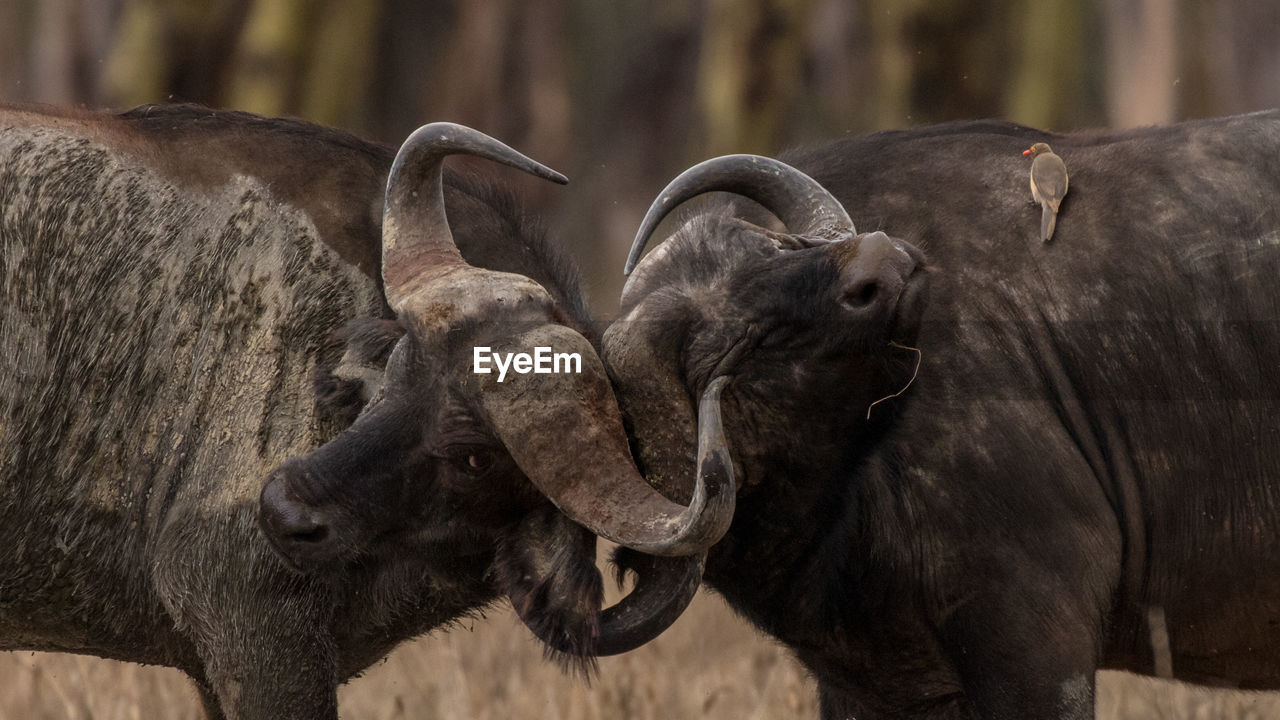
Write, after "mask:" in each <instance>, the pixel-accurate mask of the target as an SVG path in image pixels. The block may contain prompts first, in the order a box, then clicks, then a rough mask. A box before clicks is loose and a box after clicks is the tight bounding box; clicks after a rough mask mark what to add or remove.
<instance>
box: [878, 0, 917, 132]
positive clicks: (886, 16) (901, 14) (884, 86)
mask: <svg viewBox="0 0 1280 720" xmlns="http://www.w3.org/2000/svg"><path fill="white" fill-rule="evenodd" d="M917 2H918V0H869V1H868V2H867V10H868V12H869V17H868V18H867V19H868V25H869V26H870V28H871V46H872V48H873V50H872V52H873V53H874V55H873V56H872V57H871V58H870V60H871V62H872V63H873V66H874V67H875V90H874V95H875V108H876V112H875V114H874V116H873V117H872V123H873V124H874V127H876V128H892V127H902V126H903V125H905V124H907V123H908V121H909V119H910V118H911V80H912V69H913V68H912V58H911V52H910V50H909V49H908V45H907V37H906V36H907V23H908V20H909V19H910V16H911V13H912V11H913V10H914V8H915V6H916V4H917Z"/></svg>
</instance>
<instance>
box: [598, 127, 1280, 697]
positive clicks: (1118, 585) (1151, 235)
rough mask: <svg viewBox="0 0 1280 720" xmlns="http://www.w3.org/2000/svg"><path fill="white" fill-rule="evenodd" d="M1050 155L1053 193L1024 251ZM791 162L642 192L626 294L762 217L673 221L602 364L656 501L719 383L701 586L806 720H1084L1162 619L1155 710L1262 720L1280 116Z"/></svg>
mask: <svg viewBox="0 0 1280 720" xmlns="http://www.w3.org/2000/svg"><path fill="white" fill-rule="evenodd" d="M1041 141H1044V142H1049V143H1050V144H1051V145H1052V147H1053V148H1054V150H1055V151H1056V152H1057V153H1058V154H1059V155H1060V156H1061V157H1062V159H1063V160H1064V161H1065V163H1066V165H1067V167H1068V168H1070V172H1071V193H1070V195H1068V196H1067V198H1066V200H1065V201H1064V202H1063V204H1062V206H1061V213H1060V215H1059V217H1058V224H1057V231H1056V234H1055V235H1054V241H1053V243H1051V244H1047V245H1046V244H1043V243H1041V242H1040V239H1039V235H1038V227H1039V222H1040V218H1041V213H1040V208H1039V207H1038V206H1037V205H1035V204H1033V203H1032V202H1031V198H1030V195H1029V193H1028V192H1027V172H1028V169H1027V165H1026V163H1025V159H1024V158H1022V156H1021V153H1022V151H1023V150H1025V149H1026V148H1027V147H1029V146H1030V145H1031V144H1032V143H1033V142H1041ZM786 159H787V161H788V162H789V163H790V164H791V165H792V166H794V168H796V169H793V168H792V167H789V166H787V165H784V164H783V163H780V162H777V161H772V160H769V159H767V158H759V157H753V156H729V157H725V158H718V159H715V160H710V161H707V162H706V163H703V164H701V165H698V166H695V167H693V168H691V169H690V170H688V171H686V172H685V173H683V174H682V175H681V176H680V177H678V178H677V179H676V180H674V181H672V183H671V184H670V185H669V186H668V187H667V188H666V189H664V190H663V191H662V193H661V194H660V195H659V196H658V199H657V200H656V201H655V202H654V204H653V207H652V208H651V209H650V212H649V214H648V216H647V217H646V219H645V222H644V224H643V225H642V227H641V229H640V232H639V234H638V235H637V238H636V244H635V246H634V247H633V253H632V262H634V261H635V260H636V259H637V258H638V257H639V254H640V252H641V251H642V249H643V247H644V245H645V243H646V241H647V240H648V238H649V236H650V235H651V234H652V233H653V231H654V229H655V227H656V225H657V223H658V222H659V221H660V220H661V219H662V218H663V217H664V216H666V215H668V213H670V212H671V211H672V210H673V209H674V208H675V207H676V206H678V205H680V204H681V203H682V202H684V201H685V200H688V199H691V198H693V197H695V196H699V195H702V194H703V193H706V192H711V191H716V190H721V191H729V192H732V193H736V194H738V195H743V196H746V197H748V198H751V199H752V200H754V201H755V203H752V204H741V203H739V202H738V201H730V200H726V199H721V200H710V201H708V204H705V205H702V206H700V207H699V209H698V210H697V211H696V212H693V213H692V214H691V215H688V216H686V217H685V218H683V219H682V221H681V223H680V224H679V227H678V229H677V230H675V231H674V233H673V234H672V235H671V237H670V238H668V239H667V240H666V241H665V243H663V244H662V245H661V246H659V247H658V248H657V249H656V250H655V251H653V252H652V253H650V254H649V255H648V256H647V257H646V258H645V259H644V260H643V261H642V262H641V263H640V264H639V266H638V267H636V268H635V271H634V273H632V274H631V276H630V279H629V282H628V284H627V286H626V288H625V289H624V291H623V295H622V305H621V314H620V317H619V318H618V320H617V321H616V322H615V323H614V324H613V325H612V326H610V327H609V329H608V331H607V332H606V334H605V339H604V342H603V353H602V356H603V358H604V360H605V364H606V367H607V368H608V370H609V372H610V374H611V375H612V377H613V379H614V381H615V388H616V391H617V394H618V400H619V404H620V405H621V407H622V409H623V413H624V417H625V418H626V421H627V423H628V427H629V431H630V433H631V434H632V436H633V439H634V445H635V448H636V452H637V457H638V459H639V462H640V465H641V467H642V469H643V470H644V472H645V473H646V476H647V477H648V478H649V479H650V480H651V481H652V482H653V483H654V484H655V485H656V486H657V487H659V488H662V489H663V491H664V492H666V493H667V494H669V495H671V496H672V497H674V498H677V499H678V498H680V497H682V496H685V495H687V492H688V491H687V489H686V488H685V485H684V483H686V482H687V478H688V477H689V476H690V475H691V472H692V471H691V469H690V468H691V467H692V464H693V461H694V460H693V458H694V456H695V448H696V445H697V442H696V439H695V438H696V427H697V421H696V418H695V417H694V410H693V408H694V399H695V398H697V397H699V395H700V394H701V393H702V392H703V389H704V388H707V387H709V386H710V385H712V384H713V383H716V382H720V383H727V385H726V386H725V388H724V391H723V396H722V402H723V425H724V432H725V436H726V440H727V443H728V447H729V451H730V455H731V457H732V462H733V465H734V471H735V473H736V476H737V479H738V483H739V485H738V486H739V491H738V504H737V510H736V514H735V517H734V520H733V523H732V525H731V527H730V529H729V531H728V533H727V534H726V535H725V537H724V538H723V539H722V540H721V541H720V542H719V543H718V544H717V545H715V546H714V547H713V548H712V549H711V550H710V552H709V555H708V558H707V564H706V575H705V577H706V580H707V582H708V583H709V584H710V586H712V587H713V588H715V589H716V590H718V591H719V592H720V593H722V594H723V595H724V596H725V598H726V599H727V600H728V601H729V603H730V604H731V605H732V606H733V607H734V608H736V609H737V610H738V611H739V612H740V613H742V614H743V615H744V616H746V617H747V618H748V619H750V620H751V621H752V622H753V623H754V624H755V625H756V626H758V627H759V628H761V629H762V630H765V631H766V632H768V633H770V634H771V635H773V636H774V637H776V638H778V639H779V640H781V641H782V642H783V643H785V644H786V645H788V646H789V647H790V648H792V649H793V650H794V651H795V653H796V655H797V656H798V657H799V659H800V660H801V661H802V662H803V663H804V664H805V665H806V666H807V667H808V668H809V669H810V670H811V671H812V672H813V673H814V675H815V676H816V678H817V679H818V682H819V688H820V695H821V706H822V716H823V717H824V718H827V719H828V720H834V719H835V718H855V717H856V718H858V720H874V719H875V718H984V719H985V720H1015V719H1017V720H1025V719H1027V718H1058V719H1060V720H1068V719H1070V720H1084V719H1085V718H1092V717H1093V713H1094V675H1095V671H1096V670H1097V669H1098V668H1122V669H1127V670H1131V671H1134V672H1138V673H1148V672H1151V671H1152V668H1153V658H1152V651H1151V650H1150V644H1149V634H1148V628H1147V627H1146V623H1145V619H1146V617H1147V611H1148V609H1150V608H1153V607H1159V608H1163V610H1164V612H1165V614H1166V617H1167V622H1168V637H1169V640H1170V641H1171V653H1172V661H1173V662H1172V665H1173V670H1174V673H1175V675H1176V676H1177V677H1179V678H1182V679H1185V680H1190V681H1198V682H1215V683H1217V682H1227V683H1231V684H1235V685H1238V686H1239V687H1243V688H1280V513H1278V512H1277V506H1278V505H1280V420H1277V418H1280V384H1278V383H1277V382H1276V378H1277V372H1278V371H1277V366H1278V364H1280V324H1278V321H1280V284H1278V283H1277V278H1280V112H1277V111H1271V112H1262V113H1256V114H1251V115H1244V116H1239V117H1230V118H1223V119H1214V120H1202V121H1194V122H1186V123H1182V124H1178V125H1173V126H1170V127H1157V128H1143V129H1137V130H1130V131H1124V132H1089V133H1072V134H1056V133H1046V132H1041V131H1037V130H1033V129H1031V128H1027V127H1022V126H1018V125H1013V124H1008V123H1003V122H960V123H952V124H945V125H940V126H936V127H922V128H917V129H913V130H904V131H896V132H886V133H879V134H874V135H869V136H862V137H850V138H847V139H844V140H840V141H838V142H835V143H831V144H829V145H825V146H821V147H816V148H812V149H808V150H803V151H800V152H795V153H792V154H790V155H789V156H787V157H786ZM797 169H798V170H797ZM806 174H807V175H806ZM756 203H758V204H756ZM760 206H763V207H764V208H766V209H767V210H769V211H770V212H771V213H772V215H773V216H776V217H777V218H778V219H780V220H781V222H782V225H783V226H785V227H780V226H778V225H777V224H776V221H773V220H771V219H770V218H769V217H768V215H767V214H765V213H762V212H761V210H760ZM846 211H847V214H846ZM855 225H856V227H857V228H859V229H861V230H864V231H866V230H870V231H873V232H869V233H865V234H858V233H857V231H855V230H854V227H855ZM926 258H927V259H926ZM620 559H621V560H622V561H623V562H624V564H625V562H626V557H625V556H624V557H621V558H620Z"/></svg>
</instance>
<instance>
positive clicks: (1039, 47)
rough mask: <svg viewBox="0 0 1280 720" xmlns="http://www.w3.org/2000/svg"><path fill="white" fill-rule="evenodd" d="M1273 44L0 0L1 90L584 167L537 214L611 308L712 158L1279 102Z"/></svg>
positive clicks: (1172, 7) (459, 7) (571, 169)
mask: <svg viewBox="0 0 1280 720" xmlns="http://www.w3.org/2000/svg"><path fill="white" fill-rule="evenodd" d="M1278 38H1280V0H1219V1H1214V0H1038V1H1036V2H1028V1H1019V0H697V1H690V0H610V1H608V2H600V1H599V0H0V100H2V101H10V102H12V101H36V102H47V103H57V104H75V105H84V106H88V107H94V108H99V107H109V108H117V109H124V108H129V107H133V106H135V105H139V104H143V103H154V102H168V101H186V102H198V103H203V104H206V105H210V106H214V107H228V108H235V109H240V110H249V111H252V112H257V113H262V114H265V115H292V116H297V117H302V118H305V119H308V120H313V121H316V122H319V123H322V124H326V125H332V126H337V127H341V128H344V129H347V130H351V131H354V132H356V133H357V134H360V135H363V136H365V137H369V138H372V139H377V140H382V141H384V142H387V143H399V142H400V141H401V140H402V139H403V138H404V137H406V136H407V135H408V133H409V132H411V131H412V130H413V129H414V128H416V127H417V126H418V125H421V124H422V123H424V122H428V121H432V120H452V121H455V122H460V123H464V124H467V125H471V126H473V127H475V128H477V129H480V130H482V131H484V132H486V133H489V134H491V135H493V136H495V137H497V138H499V139H501V140H504V141H505V142H507V143H509V144H511V145H512V146H514V147H516V148H517V149H519V150H522V151H523V152H526V153H528V154H529V155H531V156H533V157H535V158H536V159H538V160H541V161H542V162H545V163H547V164H549V165H551V166H552V167H555V168H556V169H558V170H560V171H561V172H564V173H566V174H567V175H568V176H569V177H570V179H571V181H572V185H571V186H570V189H568V190H560V189H557V188H554V187H550V186H546V187H540V186H536V185H530V186H529V187H530V188H531V189H530V190H529V191H528V193H529V202H530V203H531V204H532V205H533V207H534V208H535V209H536V210H538V211H539V212H541V213H542V214H543V216H544V217H546V218H547V219H548V221H549V223H550V224H551V227H552V229H553V231H554V232H555V233H556V234H557V235H558V236H559V237H561V238H563V241H564V242H565V243H567V244H569V245H570V246H571V247H572V248H573V249H574V250H575V251H576V252H577V255H578V257H579V258H580V259H581V263H582V265H583V269H584V271H585V273H586V276H587V278H588V280H589V284H590V287H589V292H590V294H591V298H592V300H593V302H594V307H595V309H596V311H597V312H598V313H602V314H604V315H606V316H608V315H609V314H611V312H612V311H613V310H614V308H615V306H616V297H617V292H618V289H619V287H620V280H621V273H620V272H619V268H620V267H621V262H622V257H623V256H624V254H625V246H626V245H627V244H628V240H629V238H630V235H631V234H632V233H633V232H634V230H635V228H636V227H637V225H638V224H639V219H640V216H641V215H642V214H643V212H644V209H645V208H646V207H647V206H648V203H649V201H650V200H651V199H652V197H653V196H654V195H656V193H657V191H658V190H660V189H661V188H662V186H663V185H664V184H665V183H666V181H667V180H669V179H670V178H671V177H673V176H674V175H675V174H676V173H678V172H679V171H680V170H683V169H684V168H686V167H688V166H689V165H691V164H693V163H694V162H697V161H700V160H703V159H706V158H707V157H711V156H713V155H718V154H723V153H727V152H756V153H763V154H776V153H777V152H778V151H780V150H782V149H784V148H786V147H789V146H793V145H796V144H803V143H809V142H815V141H818V140H821V139H824V138H832V137H836V136H838V135H840V134H842V133H848V132H866V131H871V130H877V129H884V128H899V127H906V126H910V125H919V124H924V123H931V122H939V121H944V120H953V119H959V118H977V117H1003V118H1006V119H1009V120H1014V121H1017V122H1021V123H1026V124H1029V125H1033V126H1036V127H1040V128H1044V129H1050V130H1066V129H1075V128H1085V127H1098V126H1112V127H1129V126H1134V125H1141V124H1151V123H1164V122H1170V121H1174V120H1180V119H1187V118H1194V117H1206V116H1212V115H1224V114H1230V113H1237V112H1243V111H1247V110H1255V109H1261V108H1267V107H1277V106H1280V41H1278ZM524 187H525V186H523V185H522V186H521V189H522V192H524Z"/></svg>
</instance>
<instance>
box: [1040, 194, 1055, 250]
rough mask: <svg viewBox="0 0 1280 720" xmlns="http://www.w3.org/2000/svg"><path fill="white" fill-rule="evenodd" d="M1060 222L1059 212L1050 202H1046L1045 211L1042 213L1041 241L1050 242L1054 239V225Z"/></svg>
mask: <svg viewBox="0 0 1280 720" xmlns="http://www.w3.org/2000/svg"><path fill="white" fill-rule="evenodd" d="M1057 224H1058V213H1056V212H1054V210H1053V208H1052V207H1050V206H1049V204H1048V203H1045V204H1044V211H1043V212H1041V213H1040V241H1041V242H1049V241H1050V240H1052V239H1053V227H1054V226H1055V225H1057Z"/></svg>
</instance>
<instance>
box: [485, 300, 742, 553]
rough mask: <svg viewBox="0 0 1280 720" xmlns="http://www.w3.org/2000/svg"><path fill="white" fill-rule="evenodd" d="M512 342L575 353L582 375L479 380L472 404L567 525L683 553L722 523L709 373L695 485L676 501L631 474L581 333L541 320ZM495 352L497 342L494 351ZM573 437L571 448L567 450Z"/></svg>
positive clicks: (720, 454)
mask: <svg viewBox="0 0 1280 720" xmlns="http://www.w3.org/2000/svg"><path fill="white" fill-rule="evenodd" d="M512 346H513V347H514V348H523V349H526V350H529V349H533V348H546V347H549V348H551V350H552V352H554V353H572V354H574V355H577V356H578V357H579V358H581V363H582V364H581V371H582V372H581V373H530V374H525V375H515V376H508V377H507V378H506V379H505V382H498V381H497V380H496V376H495V375H494V374H488V375H479V376H477V377H478V378H481V380H480V383H481V388H480V402H481V404H482V406H483V407H484V408H485V411H486V412H487V414H488V415H489V421H490V426H491V427H492V428H493V429H494V432H495V434H496V435H497V436H498V438H499V439H500V440H501V441H502V443H503V444H504V445H505V446H506V448H507V450H508V452H510V453H511V457H512V458H514V459H515V461H516V464H517V465H519V466H520V469H521V470H523V471H524V474H525V475H526V476H528V477H529V479H530V480H531V481H532V482H533V484H534V485H536V486H537V487H538V489H539V490H541V491H542V493H543V494H544V495H546V496H547V498H548V499H550V500H551V502H553V503H555V505H556V507H558V508H560V510H561V511H562V512H563V513H564V514H565V515H567V516H568V517H569V518H571V519H572V520H573V521H574V522H576V523H578V524H579V525H582V526H583V527H586V528H588V529H590V530H591V531H592V532H594V533H595V534H597V535H599V536H601V537H603V538H606V539H608V540H611V541H613V542H615V543H618V544H619V545H623V546H626V547H629V548H634V549H636V550H639V551H641V552H646V553H650V554H654V555H690V554H693V553H696V552H700V551H702V550H705V549H707V548H708V547H710V546H711V545H713V544H715V542H716V541H717V540H719V539H720V538H721V536H723V535H724V533H725V531H727V530H728V529H729V524H730V522H732V520H733V509H734V503H735V500H736V497H735V496H736V493H737V488H736V485H735V482H734V475H733V462H732V460H731V459H730V457H729V451H728V448H727V447H726V443H725V439H724V432H723V430H722V428H721V423H720V391H721V390H722V389H723V388H724V386H725V384H726V383H727V382H728V379H727V378H717V379H716V381H714V382H712V383H711V384H710V385H709V386H708V387H707V390H706V392H705V393H704V394H703V397H702V404H701V412H700V415H701V416H700V418H699V421H700V422H699V425H700V427H699V449H698V466H697V477H696V481H695V482H696V484H695V489H694V494H693V499H692V501H691V502H690V504H689V505H687V506H685V505H681V504H678V503H674V502H672V501H670V500H668V499H667V498H666V497H664V496H663V495H662V494H661V493H659V492H658V491H656V490H655V489H654V488H653V487H651V486H650V485H649V484H648V483H647V482H645V480H644V478H643V477H642V476H641V475H640V473H639V471H637V470H636V467H635V464H634V461H633V460H632V457H631V451H630V448H629V446H628V442H627V436H626V434H625V433H624V432H623V429H622V416H621V413H619V411H618V405H617V402H616V401H615V399H614V396H613V390H612V388H611V387H610V385H609V381H608V378H607V377H606V375H605V371H604V367H603V365H602V364H601V363H600V359H599V357H598V356H597V355H596V354H595V351H594V349H593V348H592V347H591V344H590V343H589V342H587V339H586V338H584V337H582V336H581V335H579V334H578V333H576V332H574V331H573V330H571V329H569V328H567V327H564V326H562V325H544V326H541V327H538V328H536V329H534V330H532V331H530V332H527V333H525V334H523V335H521V336H519V337H517V338H515V339H514V342H513V343H512ZM495 349H496V348H495ZM566 443H571V444H572V447H573V448H574V451H573V452H566V451H565V448H566Z"/></svg>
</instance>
